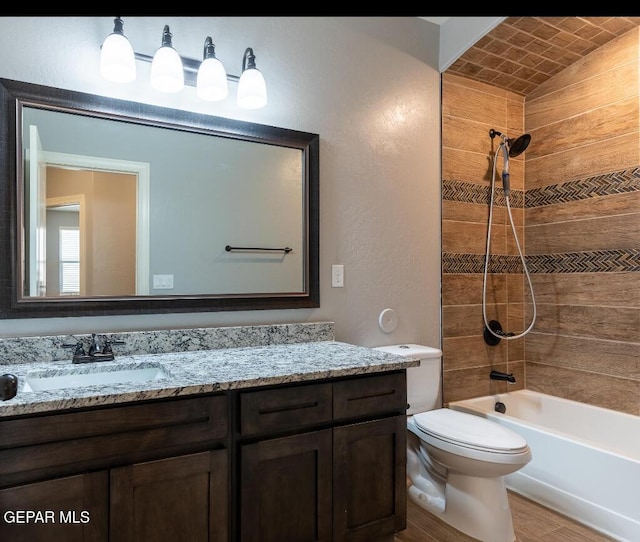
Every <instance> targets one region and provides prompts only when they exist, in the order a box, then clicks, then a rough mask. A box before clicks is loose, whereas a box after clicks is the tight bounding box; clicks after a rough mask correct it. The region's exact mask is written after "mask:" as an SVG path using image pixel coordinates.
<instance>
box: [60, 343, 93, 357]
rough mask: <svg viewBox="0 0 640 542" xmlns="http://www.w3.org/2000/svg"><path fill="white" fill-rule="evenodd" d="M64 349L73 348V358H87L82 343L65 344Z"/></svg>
mask: <svg viewBox="0 0 640 542" xmlns="http://www.w3.org/2000/svg"><path fill="white" fill-rule="evenodd" d="M62 348H73V356H74V357H76V356H86V355H87V354H86V353H85V351H84V346H83V344H82V341H78V342H77V343H75V344H63V345H62Z"/></svg>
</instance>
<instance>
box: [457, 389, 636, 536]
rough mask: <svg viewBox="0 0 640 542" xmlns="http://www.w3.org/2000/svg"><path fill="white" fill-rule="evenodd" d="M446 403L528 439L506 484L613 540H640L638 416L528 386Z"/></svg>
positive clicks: (506, 478) (506, 479)
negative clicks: (526, 452)
mask: <svg viewBox="0 0 640 542" xmlns="http://www.w3.org/2000/svg"><path fill="white" fill-rule="evenodd" d="M498 401H499V402H502V403H504V405H505V406H506V412H505V413H504V414H501V413H499V412H496V411H495V404H496V402H498ZM449 407H450V408H453V409H456V410H462V411H465V412H470V413H472V414H477V415H481V416H484V417H485V418H489V419H491V420H494V421H496V422H497V423H499V424H501V425H503V426H505V427H508V428H510V429H512V430H513V431H515V432H517V433H519V434H520V435H522V436H523V437H524V438H525V439H526V440H527V442H528V444H529V447H530V448H531V453H532V456H533V457H532V459H531V461H530V462H529V464H528V465H526V466H525V467H524V468H522V469H521V470H519V471H518V472H515V473H513V474H510V475H508V476H506V477H505V482H506V485H507V487H508V488H509V489H511V490H513V491H515V492H516V493H520V494H521V495H524V496H525V497H528V498H530V499H531V500H534V501H536V502H539V503H540V504H542V505H544V506H547V507H548V508H551V509H553V510H556V511H558V512H560V513H561V514H564V515H566V516H569V517H571V518H573V519H575V520H576V521H578V522H580V523H583V524H585V525H588V526H590V527H591V528H593V529H595V530H597V531H600V532H601V533H603V534H605V535H608V536H610V537H613V538H615V539H617V540H623V541H629V542H638V541H640V416H632V415H630V414H624V413H620V412H615V411H613V410H607V409H605V408H600V407H595V406H591V405H587V404H585V403H579V402H576V401H569V400H567V399H561V398H559V397H554V396H551V395H545V394H542V393H537V392H532V391H529V390H518V391H514V392H510V393H505V394H499V395H491V396H486V397H479V398H477V399H468V400H464V401H455V402H452V403H449Z"/></svg>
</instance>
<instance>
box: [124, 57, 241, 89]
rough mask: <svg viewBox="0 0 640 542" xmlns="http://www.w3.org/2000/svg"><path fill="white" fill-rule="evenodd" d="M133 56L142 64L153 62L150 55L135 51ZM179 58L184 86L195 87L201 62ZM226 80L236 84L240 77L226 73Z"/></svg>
mask: <svg viewBox="0 0 640 542" xmlns="http://www.w3.org/2000/svg"><path fill="white" fill-rule="evenodd" d="M133 54H134V56H135V58H136V60H140V61H142V62H148V63H149V64H151V62H152V61H153V57H152V56H150V55H145V54H144V53H136V52H135V51H134V53H133ZM180 58H181V60H182V67H183V69H184V84H185V85H189V86H190V87H195V86H196V80H197V79H196V78H197V75H198V68H199V67H200V64H202V60H195V59H193V58H185V57H183V56H181V57H180ZM227 79H228V80H229V81H233V82H234V83H237V82H238V81H240V77H239V76H238V75H232V74H230V73H227Z"/></svg>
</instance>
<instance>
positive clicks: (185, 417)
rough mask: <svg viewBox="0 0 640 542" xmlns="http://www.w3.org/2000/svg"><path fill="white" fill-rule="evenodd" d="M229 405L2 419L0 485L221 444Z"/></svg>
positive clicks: (215, 399) (177, 403)
mask: <svg viewBox="0 0 640 542" xmlns="http://www.w3.org/2000/svg"><path fill="white" fill-rule="evenodd" d="M228 404H229V400H228V397H227V396H226V395H219V396H209V397H199V398H192V399H172V400H167V401H162V402H158V403H142V404H136V405H129V406H118V407H109V408H100V409H97V410H87V411H84V412H73V411H71V412H65V413H60V414H50V415H42V416H37V417H32V418H20V419H15V420H3V421H1V422H0V486H3V487H6V486H7V485H11V484H14V483H24V482H26V481H32V480H37V479H43V478H46V477H47V476H49V475H50V473H55V474H56V476H61V475H66V474H73V473H76V472H82V471H84V470H87V469H96V468H105V467H110V466H113V465H117V464H120V463H122V462H125V461H138V460H142V459H145V458H152V457H159V456H162V455H163V454H166V453H175V452H177V451H181V450H190V449H193V448H194V447H197V445H198V444H199V443H202V444H203V445H204V444H205V443H206V445H207V447H209V446H216V445H220V446H221V445H222V444H223V441H224V439H226V437H227V435H228V429H229V422H228V418H229V416H228V408H229V407H228ZM216 443H217V444H216Z"/></svg>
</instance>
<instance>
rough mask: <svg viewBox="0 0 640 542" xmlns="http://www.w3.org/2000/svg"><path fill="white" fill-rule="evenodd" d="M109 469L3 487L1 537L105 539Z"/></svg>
mask: <svg viewBox="0 0 640 542" xmlns="http://www.w3.org/2000/svg"><path fill="white" fill-rule="evenodd" d="M108 483H109V478H108V474H107V471H99V472H94V473H90V474H81V475H78V476H69V477H67V478H59V479H56V480H48V481H46V482H38V483H33V484H27V485H22V486H16V487H12V488H8V489H3V490H0V514H1V516H0V540H6V541H11V542H58V541H60V542H106V541H107V531H108V529H107V527H108V520H107V507H108V495H109V488H108Z"/></svg>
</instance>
